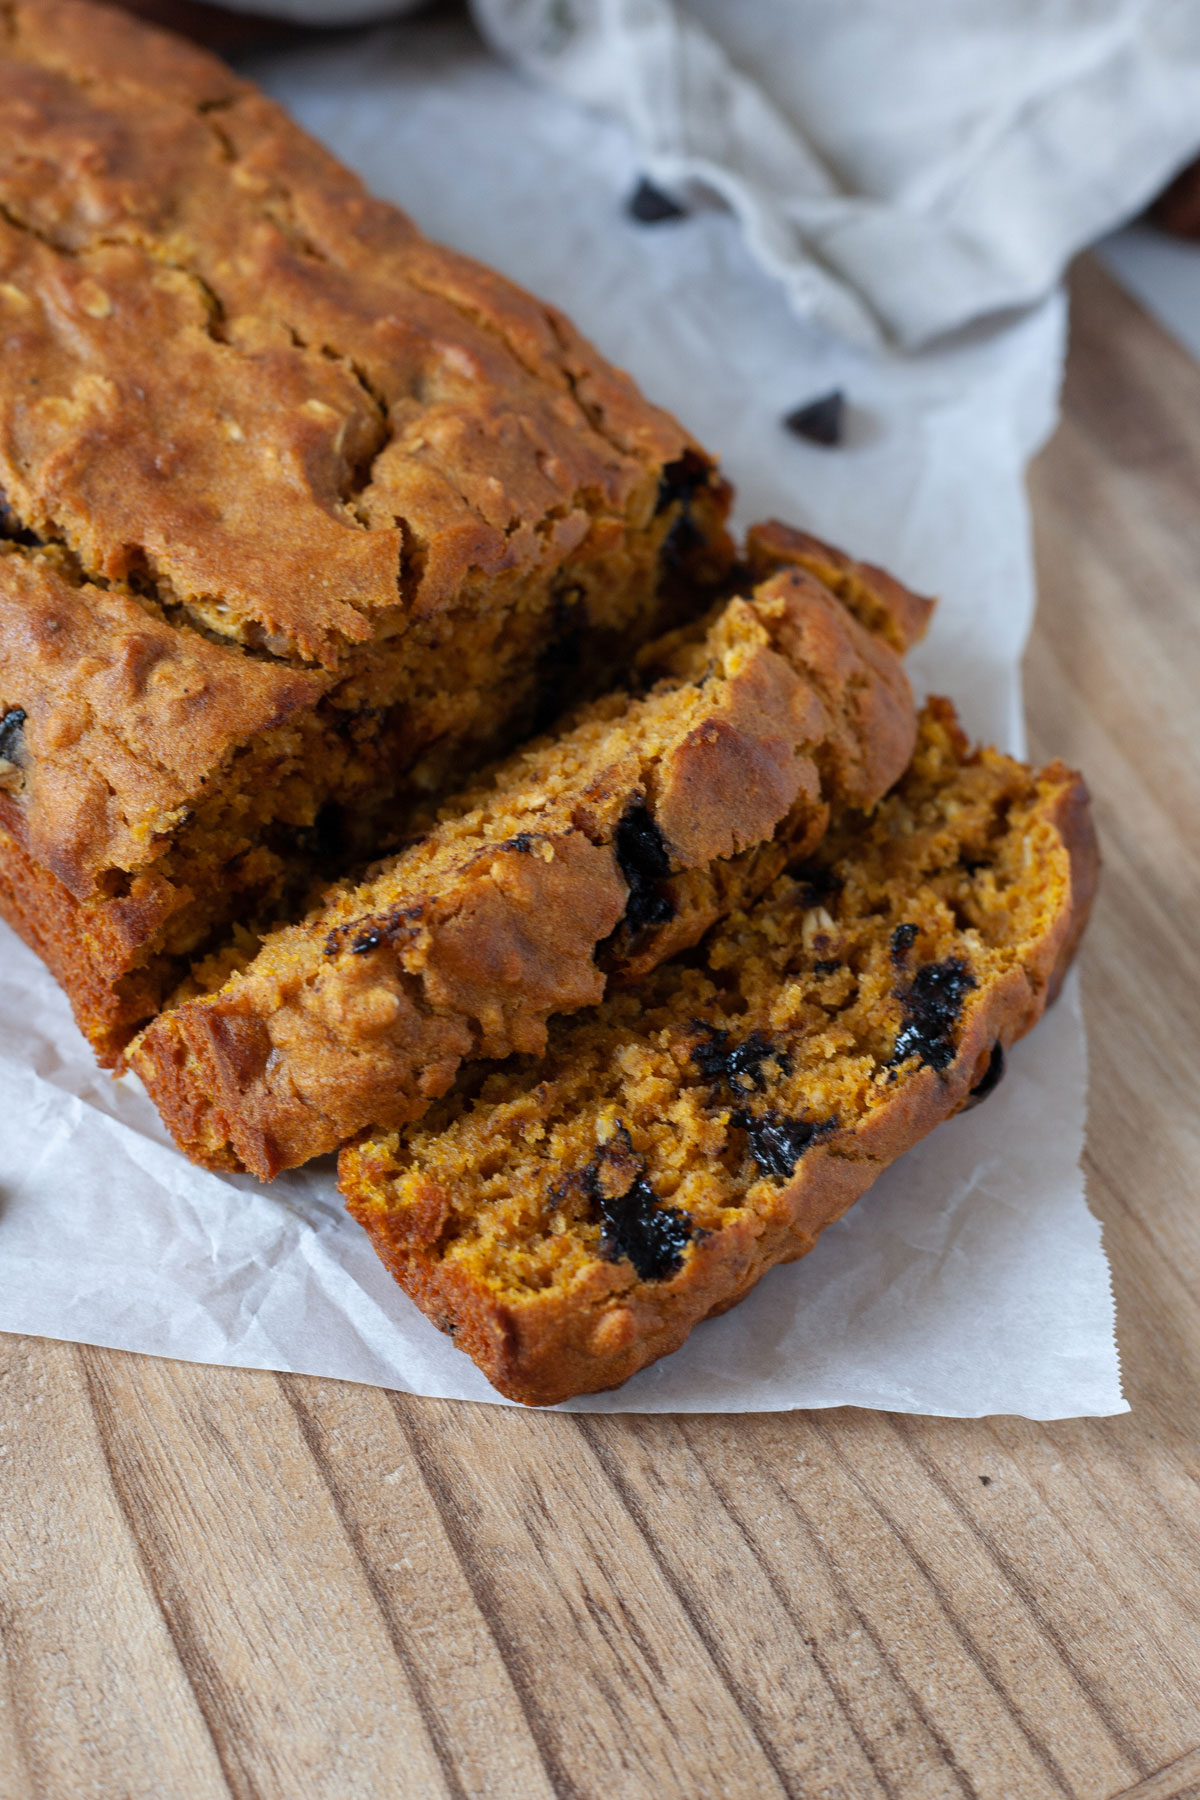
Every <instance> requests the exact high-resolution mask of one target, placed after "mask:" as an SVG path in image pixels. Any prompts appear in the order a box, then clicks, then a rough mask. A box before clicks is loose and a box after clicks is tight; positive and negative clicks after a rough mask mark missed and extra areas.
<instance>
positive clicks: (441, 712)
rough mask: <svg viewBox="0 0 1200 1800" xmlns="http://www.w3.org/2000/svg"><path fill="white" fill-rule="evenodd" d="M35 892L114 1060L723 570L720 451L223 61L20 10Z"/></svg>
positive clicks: (41, 6)
mask: <svg viewBox="0 0 1200 1800" xmlns="http://www.w3.org/2000/svg"><path fill="white" fill-rule="evenodd" d="M0 344H2V354H0V911H2V912H3V914H4V915H5V916H6V917H7V918H8V919H9V920H10V921H11V922H12V923H13V924H14V925H15V926H16V928H17V929H18V930H19V931H21V932H22V933H23V934H24V936H25V937H26V938H27V939H28V941H29V942H30V943H31V944H32V945H33V946H34V948H35V949H36V950H38V951H39V953H40V954H41V955H42V956H43V957H44V959H45V960H46V962H47V963H48V964H49V965H50V967H51V969H52V970H53V971H54V973H55V974H56V975H57V977H58V978H59V980H60V981H61V982H62V984H63V986H64V987H65V988H66V990H67V992H68V994H69V996H70V998H71V1000H72V1003H73V1005H74V1008H75V1013H76V1017H77V1019H78V1021H79V1023H80V1025H81V1026H82V1028H83V1029H84V1031H85V1032H86V1033H87V1034H88V1036H89V1038H90V1039H91V1041H92V1044H93V1045H94V1047H95V1050H96V1053H97V1055H98V1056H99V1057H100V1058H101V1060H102V1061H104V1062H106V1063H111V1062H113V1061H114V1060H116V1059H117V1058H118V1057H119V1055H120V1053H121V1051H122V1049H123V1047H124V1045H125V1044H126V1043H127V1042H128V1040H129V1038H130V1037H131V1036H132V1035H133V1034H134V1032H135V1031H136V1030H137V1029H138V1027H139V1026H141V1025H142V1024H144V1023H145V1022H146V1020H147V1019H149V1018H151V1017H152V1016H153V1015H154V1014H155V1013H156V1012H157V1011H158V1009H159V1007H160V1006H161V1004H162V1001H163V999H164V997H165V996H166V995H167V994H168V993H169V992H170V991H171V990H172V989H174V988H175V987H176V985H177V984H178V983H179V981H180V980H181V979H182V978H184V977H185V976H186V975H187V972H188V969H189V967H190V965H191V963H192V962H193V961H194V960H195V959H196V958H197V957H202V956H204V955H206V954H208V953H209V952H211V951H212V950H213V949H214V948H217V947H219V946H220V945H221V944H222V942H223V941H224V940H225V938H226V937H227V936H228V935H229V933H230V930H231V927H232V924H233V922H234V921H238V922H241V923H242V924H248V923H261V922H263V921H266V920H270V919H272V918H279V917H286V916H288V915H289V913H291V912H292V911H293V910H294V909H295V907H296V905H297V904H298V900H299V896H301V895H302V894H303V893H304V892H305V891H306V890H307V889H308V887H309V885H310V883H311V882H312V881H313V880H314V879H315V878H318V877H322V876H327V875H329V874H331V873H335V872H337V871H338V870H339V869H340V868H343V867H347V866H349V865H350V864H351V863H352V862H353V861H354V860H355V859H356V858H357V859H359V860H360V861H361V860H363V859H365V858H366V857H368V856H370V855H374V854H377V853H378V852H379V850H380V848H381V846H382V845H383V844H385V843H386V841H387V839H388V836H389V834H390V833H394V831H395V829H396V825H397V821H398V820H400V819H401V818H402V817H403V812H404V807H405V805H406V804H407V803H408V802H409V801H411V800H412V799H413V798H414V797H415V798H417V799H418V800H419V799H421V798H422V797H426V798H427V797H428V796H429V795H430V794H431V793H436V792H438V791H441V790H445V789H446V788H448V787H449V786H450V785H459V784H460V783H461V782H462V780H463V778H464V775H465V774H466V773H468V772H469V771H470V769H472V768H473V767H475V766H478V765H479V764H480V763H481V762H482V761H484V760H486V758H487V757H490V756H494V755H495V754H497V753H499V752H501V751H502V750H503V749H504V748H506V747H507V745H509V744H511V743H513V742H515V741H517V740H518V738H519V737H520V736H523V735H525V734H527V733H528V731H529V730H530V729H531V728H539V727H540V726H542V725H544V724H545V722H546V721H547V720H548V719H549V718H550V717H553V716H555V715H557V713H558V712H559V711H560V710H561V708H562V706H563V705H564V704H566V703H567V701H568V700H569V699H570V698H571V695H572V692H573V691H574V692H578V691H584V690H586V689H587V688H588V687H589V685H590V689H591V691H593V692H595V691H599V688H600V687H601V686H603V685H604V679H603V678H604V677H605V674H606V672H607V673H608V675H609V677H611V674H612V672H613V671H615V670H616V669H617V668H618V667H620V666H623V665H624V664H625V662H627V660H628V658H629V656H630V654H631V652H632V651H633V650H635V649H636V648H637V646H638V645H639V644H641V643H643V642H645V641H646V640H647V639H648V638H650V637H651V636H654V635H656V634H657V633H660V632H662V631H663V630H665V629H668V628H669V627H670V626H672V625H673V624H675V623H677V622H681V621H682V620H683V619H684V618H685V617H687V616H688V614H689V610H690V611H692V612H695V611H701V610H703V609H704V607H705V606H707V605H708V604H709V599H710V597H711V594H712V593H713V592H715V591H716V584H717V583H718V582H719V581H720V580H721V579H722V578H723V576H724V575H725V573H726V571H727V569H728V566H729V564H730V561H731V557H732V546H731V544H730V541H729V539H728V537H727V534H726V531H725V526H724V519H725V515H726V512H727V510H728V504H729V493H728V489H727V487H726V486H725V484H724V483H723V482H722V481H721V480H720V479H719V477H718V476H717V475H716V473H715V471H714V469H713V466H712V463H711V461H710V459H709V458H708V457H707V456H706V455H705V454H704V452H703V451H702V450H701V449H700V448H699V447H698V446H697V445H696V444H695V443H693V442H692V440H691V439H690V438H689V437H688V435H687V434H686V433H685V432H684V431H683V430H682V429H681V428H680V426H678V425H677V424H676V423H675V422H674V421H673V420H672V419H670V418H669V417H667V416H666V415H665V414H664V413H662V412H660V411H658V410H657V409H656V408H654V407H653V406H651V405H649V404H648V403H647V402H646V401H645V400H643V399H642V397H641V396H640V394H639V393H638V392H637V390H636V389H635V387H634V386H633V384H632V382H631V381H630V380H629V379H628V378H627V377H625V376H624V375H622V374H620V373H619V372H618V371H617V370H615V369H613V368H611V367H610V366H609V365H608V364H607V363H606V362H605V361H604V360H603V358H602V357H600V356H599V355H598V354H597V353H596V351H595V350H593V349H592V348H591V347H590V346H589V345H588V344H587V343H585V342H584V341H583V339H582V338H581V337H580V336H579V334H578V333H577V332H576V331H575V330H574V329H573V327H572V326H571V325H570V323H569V322H568V321H567V320H566V319H565V318H564V317H563V316H562V315H561V314H560V313H558V312H556V311H555V310H554V309H553V308H552V307H549V306H546V305H544V304H542V303H541V302H539V301H537V300H535V299H533V298H531V297H530V296H529V295H527V294H525V293H523V292H522V291H521V290H520V289H518V288H516V287H514V286H513V285H512V284H511V283H509V282H508V281H505V280H503V279H502V278H501V277H500V276H498V275H495V274H492V273H491V272H489V271H488V270H487V269H484V268H481V267H479V266H478V265H477V264H475V263H472V262H470V261H468V260H466V259H465V258H463V257H461V256H458V255H455V254H454V253H452V252H450V251H448V250H444V249H440V248H438V247H436V246H435V245H433V244H431V243H430V242H429V241H428V240H427V239H425V238H424V237H423V236H422V235H421V234H420V232H419V231H418V230H417V229H416V228H415V227H414V226H413V225H412V223H411V222H410V221H409V220H408V219H407V218H406V217H405V216H404V214H403V213H401V212H399V211H397V210H396V208H395V207H393V206H390V205H386V204H384V203H383V202H381V201H378V200H375V199H373V198H372V197H371V196H370V195H369V194H368V193H367V192H365V190H364V189H363V187H362V185H361V184H360V182H359V181H358V180H357V179H356V178H355V177H354V176H353V175H351V174H350V173H348V172H347V171H346V170H345V169H344V168H342V167H341V166H340V164H339V163H338V162H337V161H336V160H335V159H334V158H333V157H332V156H331V155H330V154H329V153H328V152H327V151H325V150H324V149H322V148H321V146H320V145H319V144H317V143H315V142H314V141H313V140H312V139H311V138H309V137H307V136H306V135H305V134H304V133H303V132H302V131H301V130H299V129H298V128H297V126H295V125H294V124H293V123H292V122H291V121H290V120H289V119H288V118H287V117H286V116H285V115H284V114H283V113H282V112H281V111H280V110H279V108H278V107H277V106H275V105H274V104H273V103H272V102H271V101H269V100H268V99H266V98H265V97H264V96H263V95H262V94H261V93H259V92H258V91H257V90H256V89H255V88H253V87H252V86H250V85H249V84H248V83H247V82H245V81H243V80H240V79H239V78H238V77H236V76H235V75H234V74H233V73H231V71H230V70H229V69H228V68H226V67H224V66H223V65H222V64H221V63H220V62H218V61H217V60H216V59H215V58H213V57H211V56H209V55H208V54H206V53H205V52H203V51H200V50H198V49H196V48H194V47H192V46H190V45H186V44H184V43H183V42H182V41H179V40H176V39H174V38H172V37H170V36H169V35H166V34H164V33H160V32H158V31H155V30H153V29H151V28H150V27H148V26H146V25H143V24H141V23H139V22H137V21H135V20H133V19H132V18H130V17H129V16H128V15H126V14H124V13H122V12H118V11H109V10H107V9H105V8H103V7H99V6H91V5H87V4H84V3H82V0H11V3H10V4H6V5H4V6H3V7H0Z"/></svg>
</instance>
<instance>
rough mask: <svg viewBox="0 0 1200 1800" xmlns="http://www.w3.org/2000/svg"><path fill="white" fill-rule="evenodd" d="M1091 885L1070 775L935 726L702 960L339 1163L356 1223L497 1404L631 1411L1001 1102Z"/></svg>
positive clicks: (1082, 808)
mask: <svg viewBox="0 0 1200 1800" xmlns="http://www.w3.org/2000/svg"><path fill="white" fill-rule="evenodd" d="M1097 868H1098V858H1097V851H1096V844H1095V839H1094V837H1093V834H1092V827H1091V822H1090V817H1089V810H1088V797H1087V791H1086V789H1085V788H1084V786H1083V783H1082V781H1081V780H1080V779H1079V777H1078V776H1076V775H1074V774H1072V772H1071V771H1070V770H1069V769H1066V768H1064V767H1063V766H1062V765H1061V764H1059V763H1054V764H1051V765H1050V767H1049V768H1046V769H1043V770H1041V771H1040V772H1036V771H1034V770H1032V769H1029V768H1026V767H1025V766H1023V765H1022V764H1020V763H1016V762H1013V761H1012V760H1011V759H1009V758H1008V757H1004V756H1000V755H998V754H997V753H996V752H994V751H990V750H983V751H977V752H975V753H974V754H970V753H969V752H968V750H967V746H966V743H965V741H964V739H963V737H962V735H961V733H960V732H959V731H958V729H957V725H956V723H955V720H954V715H953V711H952V709H951V708H950V706H949V704H948V703H947V702H944V701H943V702H933V703H931V705H930V707H929V708H928V709H927V711H926V714H925V716H924V719H923V723H922V729H921V736H920V741H919V744H918V748H917V752H916V755H915V756H914V758H913V761H912V765H911V767H910V769H909V770H908V772H907V774H906V775H905V777H904V779H903V781H902V782H901V783H900V784H899V786H898V787H897V789H896V790H895V791H894V792H893V793H892V794H890V795H889V796H888V797H887V798H886V799H885V800H884V801H883V802H882V804H881V805H880V806H878V807H877V808H876V809H875V811H874V812H873V813H868V814H866V815H863V814H861V813H853V812H851V813H846V814H844V815H843V816H842V817H841V818H840V819H838V820H835V822H834V825H833V826H832V827H831V829H830V831H829V833H828V834H827V836H826V837H825V839H824V841H823V842H822V844H821V845H820V847H819V848H818V850H817V851H816V852H815V854H814V855H813V856H812V858H811V859H810V860H809V861H808V862H806V863H804V864H802V865H801V866H799V867H798V868H795V869H794V870H793V871H792V872H791V873H790V874H788V875H785V876H783V877H782V878H781V879H780V880H779V881H778V882H777V883H776V884H775V885H774V887H773V888H772V889H771V890H770V892H769V893H768V894H767V895H766V896H765V897H764V898H763V899H761V900H760V901H759V902H758V904H757V905H756V906H754V907H752V908H751V909H750V910H749V911H748V912H745V913H742V914H739V915H735V916H733V917H731V918H729V919H728V920H726V921H725V922H724V923H723V924H722V925H720V926H719V927H717V928H716V930H714V931H713V932H712V933H711V935H710V936H709V937H708V939H707V940H706V942H705V944H704V945H703V946H702V947H701V949H700V950H699V951H697V952H696V953H695V954H694V955H693V956H692V957H691V958H687V959H684V960H683V961H682V962H679V963H675V964H672V965H670V966H667V967H664V968H661V969H659V970H658V971H656V972H655V973H654V974H653V975H651V976H650V977H648V978H647V980H646V981H645V982H644V983H643V984H642V985H641V986H640V987H639V988H638V989H637V990H636V991H633V990H629V991H624V992H619V993H614V994H611V995H610V996H609V997H608V999H607V1000H606V1001H605V1002H604V1004H603V1005H602V1006H601V1007H600V1008H599V1009H598V1010H597V1011H596V1012H594V1013H589V1014H585V1015H582V1016H580V1017H579V1018H577V1019H572V1020H564V1021H560V1022H558V1023H557V1024H556V1025H555V1026H554V1027H553V1029H552V1031H551V1034H550V1042H549V1047H548V1049H547V1052H546V1054H545V1055H544V1056H543V1057H542V1058H541V1059H540V1060H534V1059H532V1058H524V1057H523V1058H518V1059H514V1061H513V1062H511V1063H510V1064H509V1065H508V1066H507V1067H506V1068H504V1069H502V1070H499V1071H496V1072H493V1073H491V1074H488V1075H486V1076H485V1074H484V1072H483V1071H468V1072H466V1074H465V1075H464V1077H463V1079H462V1080H461V1081H460V1083H459V1084H458V1086H456V1088H455V1089H454V1090H453V1092H452V1093H450V1094H448V1095H447V1096H446V1097H445V1098H444V1099H443V1100H441V1101H440V1102H439V1103H437V1104H436V1105H435V1107H434V1108H432V1109H431V1111H430V1112H429V1113H428V1114H427V1116H426V1118H425V1120H424V1121H422V1123H421V1124H419V1125H414V1126H410V1127H409V1128H408V1129H407V1130H406V1131H404V1132H400V1133H397V1132H390V1133H387V1132H384V1133H375V1134H374V1135H371V1136H369V1137H366V1138H365V1139H364V1140H362V1141H360V1142H359V1143H357V1144H355V1145H352V1146H351V1147H349V1148H348V1149H346V1150H345V1151H343V1153H342V1157H341V1161H340V1178H341V1185H342V1190H343V1192H344V1193H345V1195H346V1197H347V1200H348V1202H349V1205H350V1209H351V1211H352V1212H353V1213H354V1214H355V1216H356V1217H357V1218H358V1219H359V1220H360V1221H361V1222H362V1224H363V1225H364V1226H365V1227H366V1229H367V1230H368V1232H369V1233H370V1234H371V1237H372V1239H373V1241H374V1243H375V1246H376V1249H377V1250H378V1251H379V1254H380V1255H381V1257H382V1258H383V1260H384V1262H385V1263H386V1264H387V1265H388V1267H389V1268H390V1269H391V1270H392V1272H393V1274H394V1275H395V1276H396V1277H397V1279H398V1280H399V1281H400V1282H401V1284H402V1285H403V1286H404V1288H405V1289H406V1290H407V1291H408V1293H409V1294H411V1296H412V1297H413V1299H414V1300H415V1301H416V1302H417V1304H418V1305H419V1306H420V1307H421V1308H422V1310H423V1311H425V1312H426V1313H427V1314H428V1315H429V1317H430V1318H431V1319H433V1320H434V1321H435V1323H437V1324H438V1325H439V1326H441V1328H442V1329H443V1330H446V1331H448V1332H450V1333H451V1334H452V1335H453V1336H454V1338H455V1342H456V1343H457V1344H458V1345H459V1346H460V1347H461V1348H462V1349H463V1350H465V1351H466V1352H467V1354H468V1355H469V1356H471V1357H473V1358H474V1360H475V1361H476V1362H477V1363H478V1364H479V1366H480V1368H481V1369H482V1370H483V1371H484V1373H485V1374H486V1375H487V1377H488V1379H489V1380H490V1381H492V1382H493V1383H494V1384H495V1386H496V1387H497V1388H499V1389H500V1391H501V1392H502V1393H504V1394H506V1395H508V1396H509V1397H510V1398H512V1399H515V1400H522V1401H525V1402H528V1403H530V1404H535V1405H546V1404H549V1403H551V1402H553V1401H557V1400H562V1399H565V1398H567V1397H568V1396H570V1395H572V1394H580V1393H590V1392H593V1391H595V1390H597V1389H600V1388H608V1387H615V1386H616V1385H618V1384H619V1383H620V1382H622V1381H624V1380H625V1379H626V1378H627V1377H628V1376H630V1375H631V1374H633V1373H634V1372H635V1370H637V1369H640V1368H643V1367H644V1366H645V1365H646V1364H647V1363H649V1362H652V1361H653V1360H654V1359H655V1358H656V1357H659V1356H662V1355H664V1354H665V1353H666V1352H667V1351H670V1350H673V1349H675V1348H677V1347H678V1345H679V1344H681V1343H682V1342H683V1340H684V1339H685V1338H686V1337H687V1335H688V1333H689V1332H690V1331H691V1329H692V1327H693V1325H695V1324H697V1323H698V1322H699V1321H700V1320H701V1319H704V1318H706V1317H708V1316H709V1315H710V1314H713V1313H717V1312H721V1311H723V1310H724V1309H725V1308H727V1307H729V1306H732V1305H733V1304H734V1302H735V1301H737V1300H739V1299H740V1298H741V1297H742V1296H743V1295H744V1294H745V1293H747V1292H748V1290H749V1289H750V1288H751V1287H753V1286H754V1284H755V1282H757V1281H758V1279H759V1278H760V1276H762V1275H763V1274H764V1273H765V1272H766V1271H767V1270H768V1269H769V1268H770V1267H772V1265H773V1264H775V1263H778V1262H784V1261H787V1260H790V1259H791V1258H794V1257H798V1256H803V1255H804V1254H805V1253H806V1252H807V1251H809V1250H811V1249H812V1247H813V1244H814V1243H815V1241H816V1238H817V1236H818V1234H819V1233H820V1232H821V1231H822V1230H823V1229H824V1228H825V1226H826V1225H828V1224H830V1223H831V1222H832V1221H833V1220H834V1219H836V1218H838V1217H839V1216H840V1215H841V1214H842V1213H843V1212H844V1211H845V1210H846V1208H847V1207H848V1206H849V1205H850V1204H851V1202H852V1201H853V1200H855V1199H856V1198H857V1197H858V1196H859V1195H860V1194H861V1193H862V1192H863V1191H864V1189H866V1188H867V1187H869V1186H870V1184H871V1182H872V1181H873V1180H874V1179H875V1177H876V1175H878V1174H879V1173H880V1171H881V1170H883V1169H885V1168H886V1167H887V1166H888V1165H889V1163H891V1162H893V1161H894V1160H895V1159H896V1157H898V1156H900V1155H901V1154H902V1153H903V1152H904V1151H905V1150H907V1149H909V1148H910V1146H912V1145H913V1144H915V1143H916V1142H917V1141H918V1140H919V1139H920V1138H922V1137H924V1136H925V1135H926V1133H927V1132H929V1131H931V1130H932V1129H933V1127H934V1126H935V1125H937V1124H938V1123H939V1122H940V1121H942V1120H944V1119H947V1118H948V1117H949V1116H950V1115H951V1114H952V1113H954V1112H957V1111H958V1110H959V1109H960V1108H962V1107H963V1106H965V1105H968V1104H970V1103H971V1102H972V1100H973V1099H974V1100H978V1099H982V1098H983V1097H984V1096H985V1095H986V1094H987V1093H989V1092H990V1091H991V1089H992V1088H993V1087H994V1086H995V1084H996V1083H997V1081H998V1080H999V1079H1000V1076H1001V1075H1002V1073H1003V1069H1004V1054H1005V1051H1006V1050H1007V1048H1008V1046H1009V1045H1010V1044H1011V1043H1012V1042H1013V1041H1014V1039H1016V1038H1018V1037H1020V1036H1021V1035H1022V1033H1023V1032H1025V1031H1028V1030H1029V1028H1030V1027H1031V1026H1032V1025H1033V1024H1034V1023H1035V1022H1036V1020H1037V1019H1038V1018H1039V1016H1040V1015H1041V1013H1042V1011H1043V1009H1044V1008H1045V1006H1046V1005H1047V1003H1048V1002H1049V1001H1050V999H1052V997H1053V996H1054V994H1055V993H1056V991H1057V988H1058V984H1059V982H1060V980H1061V978H1062V974H1063V971H1064V969H1065V968H1066V966H1067V964H1068V962H1069V961H1070V958H1071V956H1072V954H1073V952H1074V950H1075V947H1076V944H1077V942H1078V940H1079V936H1080V933H1081V932H1082V930H1083V927H1084V924H1085V921H1086V919H1087V914H1088V908H1089V905H1090V903H1091V899H1092V893H1093V890H1094V887H1095V882H1096V875H1097Z"/></svg>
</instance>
